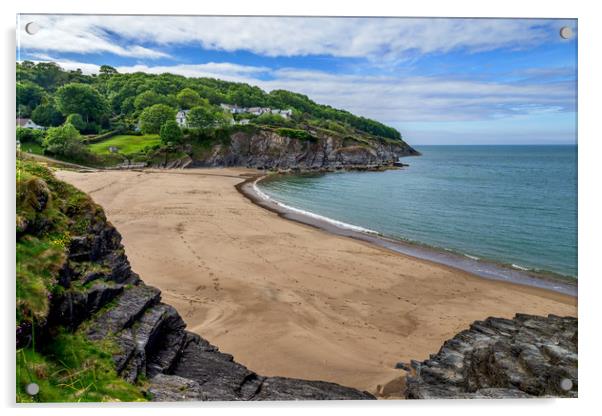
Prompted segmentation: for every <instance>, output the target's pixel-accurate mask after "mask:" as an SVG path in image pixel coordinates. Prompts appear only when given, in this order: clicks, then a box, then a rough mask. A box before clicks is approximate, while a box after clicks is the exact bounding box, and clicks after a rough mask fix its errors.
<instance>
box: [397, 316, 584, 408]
mask: <svg viewBox="0 0 602 416" xmlns="http://www.w3.org/2000/svg"><path fill="white" fill-rule="evenodd" d="M398 366H399V367H400V368H404V369H406V370H407V371H409V375H408V376H407V377H406V391H405V396H406V398H408V399H450V398H466V399H483V398H495V399H500V398H532V397H577V388H578V383H577V318H573V317H559V316H555V315H548V316H547V317H544V316H535V315H525V314H516V316H515V317H514V319H503V318H487V319H485V320H484V321H476V322H474V323H473V324H472V325H471V326H470V328H469V329H467V330H465V331H462V332H460V333H459V334H457V335H456V336H455V337H453V338H452V339H450V340H448V341H446V342H445V343H444V344H443V346H442V347H441V349H440V350H439V352H438V353H437V354H434V355H431V357H430V358H429V359H428V360H425V361H422V362H419V361H412V362H411V364H409V365H408V364H404V363H399V365H398Z"/></svg>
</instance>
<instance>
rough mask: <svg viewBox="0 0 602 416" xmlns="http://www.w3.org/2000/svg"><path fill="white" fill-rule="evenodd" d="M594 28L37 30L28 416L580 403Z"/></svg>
mask: <svg viewBox="0 0 602 416" xmlns="http://www.w3.org/2000/svg"><path fill="white" fill-rule="evenodd" d="M577 29H578V27H577V20H576V19H500V18H495V19H493V18H478V19H476V18H471V19H460V18H403V17H381V18H363V17H357V18H344V17H295V16H290V17H261V16H255V17H238V16H144V15H140V16H132V15H128V16H125V15H43V14H40V15H34V14H28V15H18V16H17V51H16V75H17V79H16V115H17V118H16V143H17V156H18V157H17V165H16V173H17V193H16V201H17V207H16V209H17V217H16V248H17V251H16V252H17V275H16V319H17V322H16V334H17V335H16V339H17V347H16V393H17V396H16V401H17V402H19V403H29V402H36V403H44V402H105V401H122V402H131V401H151V402H153V401H154V402H161V401H172V402H175V401H205V400H209V401H239V400H373V399H420V400H428V399H440V398H446V399H450V398H452V399H454V398H455V399H472V398H483V399H487V398H496V399H504V398H533V397H566V398H570V397H577V394H578V382H577V362H578V361H577V275H578V270H577V125H576V116H577V101H576V96H577V34H578V33H577V32H578V30H577Z"/></svg>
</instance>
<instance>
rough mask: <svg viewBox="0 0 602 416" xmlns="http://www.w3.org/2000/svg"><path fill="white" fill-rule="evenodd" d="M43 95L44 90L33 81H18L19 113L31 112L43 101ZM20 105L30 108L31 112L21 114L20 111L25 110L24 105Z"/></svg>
mask: <svg viewBox="0 0 602 416" xmlns="http://www.w3.org/2000/svg"><path fill="white" fill-rule="evenodd" d="M43 96H44V90H43V89H42V88H41V87H40V86H38V85H36V84H34V83H33V82H31V81H24V82H17V114H19V115H21V116H28V115H29V112H31V110H32V109H34V108H36V107H37V106H38V105H39V104H40V103H41V102H42V97H43ZM20 106H23V107H24V108H26V109H29V112H28V113H27V114H21V113H20V111H23V107H20Z"/></svg>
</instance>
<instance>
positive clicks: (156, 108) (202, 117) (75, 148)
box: [16, 61, 417, 169]
mask: <svg viewBox="0 0 602 416" xmlns="http://www.w3.org/2000/svg"><path fill="white" fill-rule="evenodd" d="M16 106H17V107H16V110H17V114H18V117H19V118H20V119H28V118H31V120H32V121H33V122H34V123H37V124H38V125H40V126H43V127H46V128H48V130H46V131H43V132H42V131H40V132H34V133H32V132H31V131H26V130H28V129H24V128H19V129H18V131H17V136H18V139H19V140H20V141H21V143H22V144H27V146H26V147H24V148H25V149H29V148H31V149H34V150H37V152H41V153H44V154H48V155H52V156H55V157H57V158H61V159H63V160H69V161H74V162H79V163H86V164H88V165H101V166H103V165H104V166H110V165H116V164H121V163H126V164H129V163H133V162H137V163H146V164H148V165H160V164H161V162H160V161H161V160H162V161H163V162H162V163H163V164H164V165H166V164H167V165H169V162H170V161H174V160H182V159H185V158H186V157H189V158H190V159H191V160H192V161H193V162H194V163H193V165H195V164H196V165H219V163H218V160H222V161H223V163H224V164H231V163H239V164H241V165H248V166H253V167H261V166H260V165H263V166H265V167H267V168H276V169H281V168H287V169H288V168H295V167H299V168H301V169H307V168H309V169H316V168H326V169H334V168H339V167H350V168H354V167H356V166H358V165H374V166H390V165H391V164H392V163H393V162H395V161H396V160H397V158H398V157H400V156H406V155H413V154H417V152H416V151H415V150H414V149H412V148H411V147H410V146H409V145H407V143H405V142H404V140H403V139H402V136H401V134H400V133H399V132H398V131H397V130H396V129H394V128H392V127H389V126H386V125H384V124H382V123H380V122H378V121H375V120H371V119H367V118H365V117H360V116H356V115H353V114H351V113H350V112H348V111H345V110H340V109H335V108H332V107H330V106H327V105H321V104H318V103H315V102H314V101H312V100H311V99H309V98H308V97H307V96H305V95H302V94H298V93H294V92H290V91H285V90H274V91H271V92H269V93H267V92H265V91H263V90H261V89H260V88H258V87H255V86H251V85H248V84H244V83H235V82H227V81H222V80H217V79H210V78H186V77H183V76H179V75H173V74H161V75H155V74H146V73H133V74H120V73H118V72H117V71H116V70H115V69H114V68H112V67H109V66H103V67H101V72H100V74H99V75H85V74H83V73H82V72H81V71H64V70H62V69H61V68H60V67H59V66H58V65H56V64H53V63H38V64H34V63H32V62H28V61H25V62H22V63H18V64H17V103H16ZM239 133H245V134H246V136H245V137H246V138H247V139H249V140H251V139H253V138H255V137H258V136H259V137H263V138H265V137H267V136H269V137H271V138H272V139H274V140H273V143H272V145H269V144H268V146H267V147H268V148H269V149H259V148H256V149H255V150H254V151H252V152H250V154H244V152H243V153H240V152H239V151H240V149H241V147H240V144H241V143H240V140H241V135H240V134H239ZM249 133H251V134H249ZM237 134H238V135H237ZM117 135H119V137H122V136H128V135H129V136H130V137H132V136H138V137H140V139H139V140H137V143H136V144H135V145H130V144H129V143H126V142H123V141H122V142H121V143H120V145H106V146H104V147H103V146H96V147H94V146H93V144H98V143H102V142H103V141H106V140H108V139H111V138H112V137H114V136H117ZM147 137H148V138H149V139H148V140H147V139H146V138H147ZM150 137H154V138H155V140H150ZM158 137H160V141H158V140H156V139H157V138H158ZM283 139H286V140H285V141H286V142H287V143H286V146H285V147H284V148H280V149H279V150H278V152H279V153H280V155H279V157H278V160H271V159H269V158H266V157H265V156H266V155H269V151H274V148H277V147H278V142H282V141H283ZM132 141H135V139H132ZM235 142H238V143H235ZM290 142H293V143H292V144H291V143H290ZM250 147H252V146H250ZM320 148H321V149H324V150H323V151H322V156H321V157H319V156H316V155H317V154H318V153H319V150H318V149H320ZM330 148H332V149H330ZM385 148H386V153H387V154H384V149H385ZM40 149H41V150H40ZM331 151H336V153H331ZM257 152H260V153H257ZM283 152H284V153H283ZM216 153H219V154H221V156H222V157H221V158H220V157H217V158H216V157H215V156H214V157H210V158H207V155H208V154H213V155H215V154H216ZM247 153H249V152H247ZM358 154H359V155H361V154H363V155H364V157H363V158H362V157H359V158H358V156H357V155H358ZM303 155H306V157H302V156H303ZM339 155H340V156H339ZM262 156H263V158H262ZM318 157H319V158H320V159H322V160H324V161H325V163H323V164H322V165H318V164H317V163H316V162H315V160H316V158H318ZM286 158H288V159H289V162H287V163H284V164H283V163H281V161H282V159H286ZM257 159H262V162H261V163H255V162H253V161H254V160H257ZM291 160H295V161H297V162H295V163H291V162H290V161H291ZM249 161H250V162H249ZM177 164H178V163H176V165H177Z"/></svg>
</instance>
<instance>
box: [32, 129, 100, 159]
mask: <svg viewBox="0 0 602 416" xmlns="http://www.w3.org/2000/svg"><path fill="white" fill-rule="evenodd" d="M42 146H43V147H44V149H45V150H46V151H47V152H48V153H51V154H53V155H55V156H59V157H61V158H63V159H66V160H70V161H74V162H83V163H94V162H95V161H96V157H95V156H94V154H93V153H92V152H90V151H89V150H88V148H87V147H86V146H85V145H84V144H83V143H82V141H81V136H80V134H79V131H77V129H76V128H75V127H73V125H72V124H69V123H65V124H63V125H62V126H60V127H53V128H51V129H48V133H47V134H46V137H45V138H44V141H43V142H42Z"/></svg>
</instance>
